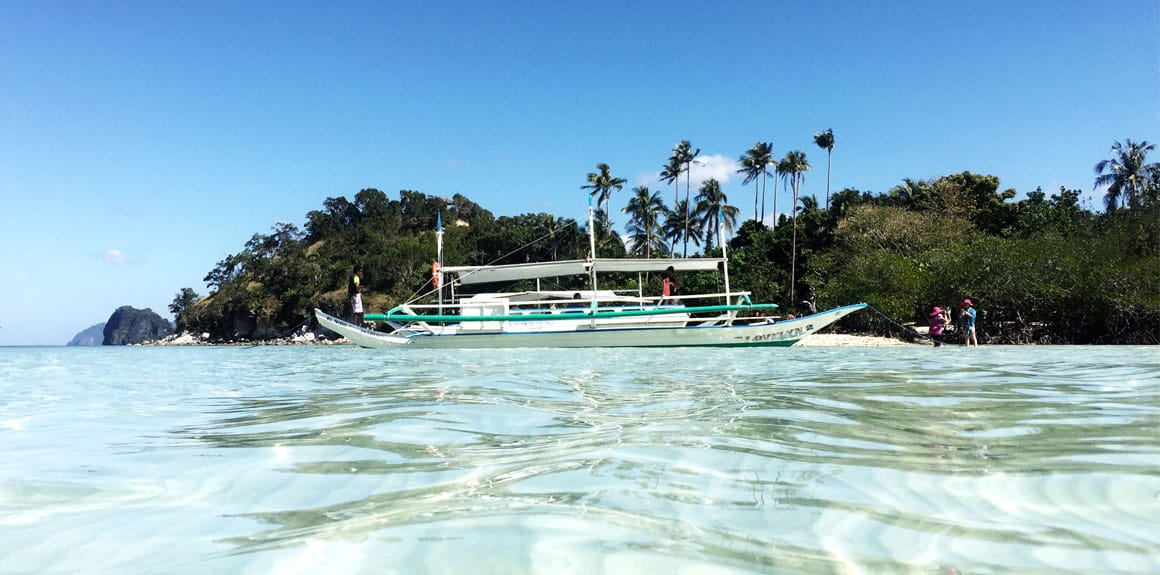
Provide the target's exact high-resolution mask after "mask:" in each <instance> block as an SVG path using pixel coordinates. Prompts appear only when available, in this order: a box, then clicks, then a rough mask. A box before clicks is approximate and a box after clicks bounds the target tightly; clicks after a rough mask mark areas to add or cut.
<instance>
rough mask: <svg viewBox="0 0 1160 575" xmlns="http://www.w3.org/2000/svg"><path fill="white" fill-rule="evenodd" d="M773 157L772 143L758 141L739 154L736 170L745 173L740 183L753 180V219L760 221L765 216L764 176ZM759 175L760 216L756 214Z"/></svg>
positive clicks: (767, 173)
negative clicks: (738, 165)
mask: <svg viewBox="0 0 1160 575" xmlns="http://www.w3.org/2000/svg"><path fill="white" fill-rule="evenodd" d="M771 157H773V144H771V143H768V142H758V143H756V144H754V145H753V147H752V148H750V149H749V151H747V152H745V155H744V156H741V158H740V162H741V168H740V169H738V170H737V173H738V174H745V180H744V181H742V182H741V183H742V184H743V185H744V184H748V183H749V182H753V219H755V220H757V221H759V222H760V221H761V220H762V219H764V218H765V193H764V187H765V178H766V176H768V175H769V160H770V158H771ZM758 176H761V184H762V190H763V192H762V194H761V196H762V200H761V212H762V213H761V216H760V218H759V216H758V215H757V177H758ZM775 193H776V192H775Z"/></svg>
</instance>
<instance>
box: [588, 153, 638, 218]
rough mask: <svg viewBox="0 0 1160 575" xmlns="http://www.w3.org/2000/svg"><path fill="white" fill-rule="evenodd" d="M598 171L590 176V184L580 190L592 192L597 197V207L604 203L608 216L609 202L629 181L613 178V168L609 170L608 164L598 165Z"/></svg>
mask: <svg viewBox="0 0 1160 575" xmlns="http://www.w3.org/2000/svg"><path fill="white" fill-rule="evenodd" d="M596 170H597V171H596V172H591V173H589V174H588V184H587V185H583V186H580V189H582V190H592V191H591V192H589V193H590V194H591V195H593V196H596V205H597V206H599V205H600V204H602V203H603V204H604V213H605V214H606V215H607V214H608V200H610V199H611V198H612V192H614V191H620V190H621V189H623V188H624V184H625V183H626V182H628V180H626V179H624V178H615V177H613V176H612V168H609V167H608V164H603V163H602V164H596Z"/></svg>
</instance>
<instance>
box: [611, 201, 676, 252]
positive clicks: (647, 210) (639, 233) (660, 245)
mask: <svg viewBox="0 0 1160 575" xmlns="http://www.w3.org/2000/svg"><path fill="white" fill-rule="evenodd" d="M632 192H633V194H634V195H633V196H632V198H630V199H629V200H628V206H626V207H625V208H624V210H622V211H623V212H624V213H626V214H629V218H630V219H629V222H628V232H629V233H630V234H632V236H631V238H632V252H633V255H638V256H639V255H643V256H644V257H646V258H648V257H652V252H653V249H654V248H656V249H657V251H662V252H663V251H665V250H664V247H665V243H664V241H663V240H662V238H661V226H660V219H661V217H662V216H663V215H664V213H665V211H666V208H665V203H664V201H662V200H661V193H660V192H650V191H649V189H648V187H647V186H638V187H636V188H633V189H632Z"/></svg>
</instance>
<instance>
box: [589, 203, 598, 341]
mask: <svg viewBox="0 0 1160 575" xmlns="http://www.w3.org/2000/svg"><path fill="white" fill-rule="evenodd" d="M593 217H594V214H593V211H592V196H591V195H589V196H588V250H589V252H588V276H589V278H590V279H589V281H590V282H591V283H592V304H591V308H592V327H593V328H595V327H596V225H595V223H594V221H593Z"/></svg>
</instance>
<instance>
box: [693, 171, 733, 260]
mask: <svg viewBox="0 0 1160 575" xmlns="http://www.w3.org/2000/svg"><path fill="white" fill-rule="evenodd" d="M728 201H729V198H727V197H725V192H722V191H721V185H720V184H718V183H717V180H715V179H708V180H705V183H703V184H701V189H700V190H698V193H697V208H696V211H695V212H694V213H695V214H696V215H695V218H696V219H697V221H696V224H697V227H698V230H699V233H700V235H702V236H704V237H705V238H706V241H705V244H706V245H708V243H709V242H708V237H709V235H710V234H709V233H707V232H715V231H718V230H717V229H716V227H717V226H716V225H714V224H715V223H716V221H717V215H718V214H721V215H722V216H724V221H722V222H721V223H722V224H723V225H724V226H725V231H726V232H727V233H730V234H732V233H733V228H734V226H736V225H737V216H738V215H740V214H741V210H740V209H739V208H737V207H736V206H731V205H729V204H728V203H727V202H728ZM721 241H722V238H721V237H718V238H717V243H718V245H719V244H720V243H721Z"/></svg>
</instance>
